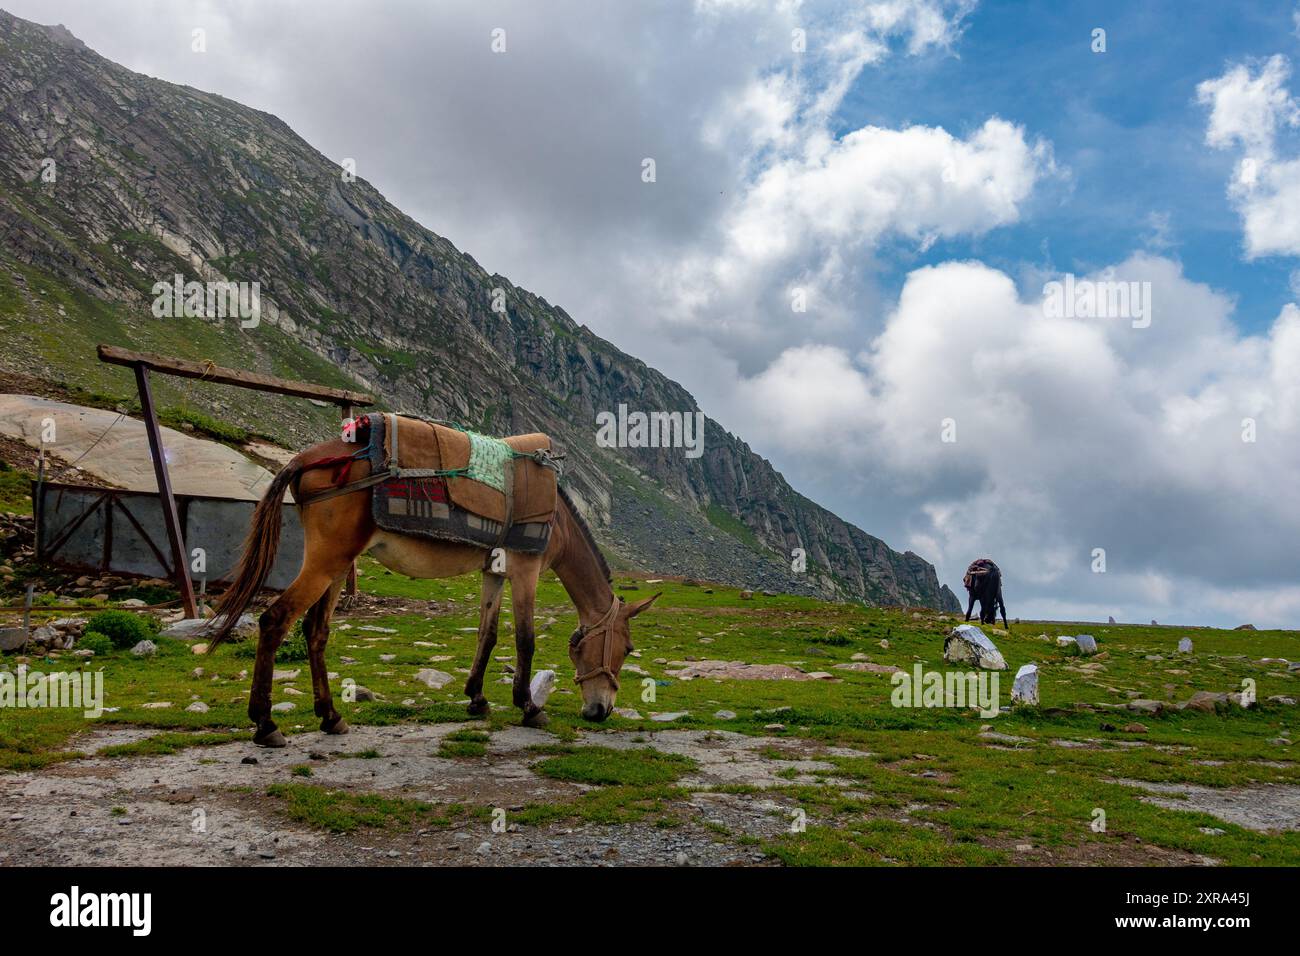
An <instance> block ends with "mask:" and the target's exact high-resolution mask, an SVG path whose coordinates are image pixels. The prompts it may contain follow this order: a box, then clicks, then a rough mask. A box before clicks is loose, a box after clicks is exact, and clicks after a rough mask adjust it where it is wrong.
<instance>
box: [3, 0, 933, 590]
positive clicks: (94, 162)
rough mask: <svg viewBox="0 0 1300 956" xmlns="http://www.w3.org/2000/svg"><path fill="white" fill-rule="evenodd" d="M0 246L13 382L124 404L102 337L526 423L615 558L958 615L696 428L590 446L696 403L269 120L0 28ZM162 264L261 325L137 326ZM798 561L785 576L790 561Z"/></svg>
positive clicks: (775, 479) (779, 481)
mask: <svg viewBox="0 0 1300 956" xmlns="http://www.w3.org/2000/svg"><path fill="white" fill-rule="evenodd" d="M0 235H2V236H3V237H4V241H3V247H2V248H0V336H3V338H4V339H5V340H6V341H12V342H14V343H15V347H14V348H13V349H6V350H4V351H5V353H6V355H7V356H8V357H7V358H0V364H9V367H10V368H13V369H15V370H22V371H31V370H33V369H35V370H39V371H40V372H41V373H42V374H45V375H47V376H50V377H55V378H59V379H62V380H69V381H74V380H75V381H83V380H84V381H88V382H92V383H94V384H96V386H97V387H102V388H103V389H105V390H110V391H111V390H112V389H114V388H117V389H119V391H120V392H121V393H122V394H129V391H130V389H129V386H128V385H127V383H124V382H123V381H121V380H120V379H114V378H112V377H111V376H112V374H114V373H111V372H108V371H106V370H103V369H100V368H98V367H93V361H92V360H91V359H90V358H87V357H85V356H84V355H83V354H82V353H83V350H84V349H85V348H87V347H89V346H90V345H92V344H93V343H94V342H95V341H109V342H112V343H113V344H118V345H123V346H126V347H138V348H151V349H152V350H154V351H169V352H171V353H172V354H178V355H184V356H186V357H191V358H211V359H212V360H213V361H215V362H217V363H218V364H222V365H235V366H244V367H251V368H258V369H261V370H264V371H271V372H274V373H275V374H286V375H289V376H290V377H299V378H309V379H312V380H316V381H326V382H328V383H329V384H352V385H355V386H359V387H361V388H364V389H367V390H370V391H372V392H373V393H375V394H376V395H377V396H380V398H381V401H382V404H383V406H384V407H387V408H392V409H396V410H403V411H410V412H415V413H418V414H422V415H426V416H429V417H434V418H442V419H449V420H454V421H457V422H462V423H465V424H467V425H469V426H471V427H474V428H476V429H479V430H482V431H487V432H493V433H498V434H508V433H516V432H523V431H546V432H549V433H550V434H551V435H552V436H553V437H555V439H556V440H557V443H558V444H560V445H561V446H563V448H564V449H565V451H566V452H567V454H568V458H567V469H566V471H567V476H566V480H567V481H568V483H569V485H570V487H572V488H573V489H574V490H575V491H576V492H577V494H578V496H579V498H580V500H581V501H582V503H583V505H584V508H585V510H586V511H587V512H588V514H589V517H590V518H591V519H592V521H593V523H594V524H595V525H596V528H597V531H598V533H599V534H600V536H601V537H602V540H603V541H604V543H605V544H606V545H607V546H608V547H610V548H611V549H612V551H613V552H615V556H616V557H615V556H612V557H615V563H616V564H619V563H621V564H624V565H631V566H638V567H641V568H644V569H646V570H651V571H656V572H660V573H665V574H679V575H685V576H691V577H699V578H705V579H710V580H717V581H722V582H727V583H733V584H738V585H742V586H745V585H748V586H751V587H763V588H772V589H775V590H785V591H792V592H795V593H809V594H816V595H819V596H823V597H838V598H841V599H849V600H863V601H867V602H869V603H878V604H909V605H918V606H926V607H933V608H939V609H943V610H954V609H956V608H957V607H958V605H957V601H956V598H955V596H954V595H953V594H952V592H951V591H950V590H949V589H948V588H947V587H946V586H941V585H940V583H939V581H938V580H937V577H936V575H935V571H934V568H933V567H932V566H931V565H930V564H929V563H928V562H926V561H925V560H924V559H923V558H921V557H919V556H918V555H916V554H913V553H911V552H906V553H901V554H900V553H898V552H896V551H894V550H892V549H891V548H889V547H888V546H887V545H886V544H885V543H884V542H883V541H881V540H880V539H878V538H875V537H873V536H871V535H869V534H867V533H866V532H864V531H862V530H861V529H859V528H857V527H854V526H853V525H850V524H848V523H847V522H845V521H843V520H841V519H840V518H838V517H836V516H835V515H834V514H832V513H830V512H829V511H827V510H826V509H824V508H821V507H820V506H818V505H816V504H815V503H814V502H811V501H809V500H808V499H807V498H805V497H803V496H802V495H800V494H799V493H798V492H796V491H795V490H794V489H792V488H791V487H790V485H789V484H788V483H787V482H786V481H785V479H784V478H783V477H782V476H781V475H780V474H779V473H778V472H777V471H776V470H775V469H774V468H773V467H772V466H771V464H770V463H769V462H767V461H766V460H764V459H763V458H761V457H760V456H758V455H756V454H755V453H754V452H753V451H752V450H751V449H750V448H749V446H748V445H747V444H746V443H745V442H743V441H742V440H740V439H739V438H737V437H736V436H734V435H731V434H730V433H728V432H727V431H725V430H724V429H723V428H721V427H720V426H719V425H718V424H717V423H715V422H713V421H711V420H706V426H705V438H704V451H703V455H702V456H701V457H700V458H698V459H688V458H686V457H685V456H684V455H683V451H682V449H681V448H603V447H599V446H598V445H597V443H596V441H595V435H596V427H595V424H594V423H595V420H596V415H597V413H598V412H601V411H613V410H615V409H617V407H618V406H619V404H626V405H627V406H628V407H629V408H631V409H639V410H643V411H655V410H663V411H680V412H695V411H697V410H698V406H697V404H696V402H695V400H694V399H693V398H692V397H691V396H690V394H689V393H687V392H686V390H685V389H683V388H682V387H681V386H680V385H678V384H677V383H676V382H673V381H672V380H671V379H669V378H667V377H666V376H664V375H663V374H661V373H660V372H658V371H656V370H654V369H652V368H650V367H648V366H647V365H646V364H645V363H644V362H641V361H639V360H637V359H636V358H634V357H632V356H629V355H626V354H624V353H623V352H621V351H619V350H618V349H617V348H616V347H615V346H613V345H612V344H610V343H609V342H606V341H605V340H603V339H601V338H599V337H598V336H596V335H594V334H593V333H592V332H591V331H590V330H588V329H587V328H586V327H585V326H582V325H579V324H578V323H577V322H575V321H574V320H573V319H572V318H571V317H570V316H569V315H568V314H567V313H566V312H565V311H564V310H563V309H562V308H560V307H558V306H554V305H552V304H550V303H548V302H546V301H545V300H544V299H543V298H541V297H539V296H537V295H534V294H533V293H530V292H528V291H527V290H524V289H520V288H518V287H516V286H515V285H514V284H513V283H511V282H510V281H509V280H508V279H506V278H505V277H503V276H499V275H492V274H488V273H487V272H486V271H485V270H484V269H482V268H481V267H480V266H479V265H478V263H477V262H475V261H474V259H473V258H471V257H470V256H469V255H467V254H465V253H462V252H460V251H459V250H457V249H456V248H455V247H454V246H453V245H452V244H451V243H450V242H449V241H448V240H446V239H444V238H442V237H441V236H438V235H436V234H434V233H433V232H431V231H430V230H428V229H426V228H424V227H423V226H421V225H420V224H419V223H417V222H415V221H414V220H412V219H411V218H410V217H408V216H406V215H405V214H403V213H402V212H401V211H400V210H398V209H397V208H396V207H394V206H393V205H392V204H391V203H389V202H387V201H386V200H385V199H384V197H383V196H382V195H380V193H379V192H378V191H377V190H376V189H375V188H374V187H373V186H371V185H370V184H369V183H367V182H366V181H365V180H364V179H363V178H360V177H351V176H350V175H349V174H348V173H347V171H346V170H343V169H341V168H340V167H339V166H338V165H336V164H335V163H333V162H331V161H330V160H329V159H328V158H326V157H325V156H323V155H321V154H320V153H319V152H317V151H316V150H315V149H313V148H312V147H311V146H310V145H309V144H307V143H306V142H304V141H303V140H302V139H301V138H300V137H298V136H297V135H296V134H295V133H294V132H293V130H292V129H290V128H289V126H287V125H286V124H285V123H284V122H282V121H281V120H279V119H277V118H276V117H274V116H271V115H269V114H267V113H264V112H260V111H258V110H254V109H251V108H248V107H245V106H242V105H240V104H238V103H235V102H232V101H231V100H228V99H225V98H224V97H221V96H216V95H212V94H208V93H204V92H201V91H199V90H195V89H192V88H188V87H183V86H178V85H175V84H171V83H166V82H164V81H162V80H158V79H153V78H150V77H146V76H142V75H140V74H137V73H133V72H132V71H130V70H128V69H126V68H124V67H122V66H119V65H118V64H115V63H113V62H111V61H109V60H107V59H105V58H103V57H101V56H99V55H98V54H96V53H95V52H93V51H92V50H90V49H89V48H87V47H86V46H85V45H84V44H82V43H81V42H80V41H78V40H77V39H76V38H75V37H73V36H72V35H71V33H69V32H68V31H67V30H66V29H64V28H61V27H42V26H38V25H35V24H32V23H29V22H27V21H23V20H20V19H18V18H15V17H13V16H11V15H9V14H7V13H3V12H0ZM176 274H180V275H182V276H184V277H185V279H186V280H187V281H194V280H197V281H201V282H208V281H234V282H250V283H251V282H256V283H258V286H259V288H260V301H261V317H260V318H261V322H260V324H259V325H258V326H257V327H256V328H249V329H240V328H239V326H238V323H237V322H235V321H232V320H224V323H222V322H221V320H219V321H218V322H217V323H214V322H212V321H206V320H203V319H196V318H191V319H184V318H175V319H157V318H154V317H153V316H152V314H151V312H150V305H151V303H152V301H153V299H154V294H153V286H154V284H155V283H157V282H160V281H161V282H170V281H171V280H172V277H173V276H174V275H176ZM494 306H496V308H494ZM218 325H220V327H217V326H218ZM209 353H210V354H209ZM189 394H190V393H184V395H186V396H188V395H189ZM209 394H212V395H216V396H218V397H217V398H209V397H206V396H208V395H209ZM192 400H193V401H194V402H195V403H196V404H200V403H206V404H204V405H203V407H204V408H205V409H207V410H210V411H212V412H213V413H214V414H216V415H218V416H219V417H221V418H223V419H230V420H233V421H236V422H238V423H239V424H241V425H244V426H246V427H249V428H251V429H253V430H256V431H260V432H262V433H265V434H268V435H271V436H272V437H275V438H277V439H279V440H281V441H284V442H287V443H290V444H293V443H297V444H301V443H303V442H305V441H307V440H311V439H316V438H319V437H322V435H323V434H324V433H325V432H327V431H328V430H330V429H332V428H333V425H332V423H331V422H330V421H329V419H328V417H327V416H325V415H324V414H322V413H317V412H311V410H307V411H306V412H304V411H302V409H301V403H299V405H298V406H295V408H294V410H293V411H289V410H288V407H287V406H283V408H284V411H280V410H279V409H280V408H281V407H282V406H278V405H267V406H262V405H256V406H252V405H250V404H249V403H250V402H252V401H255V400H253V399H249V398H248V397H247V395H246V394H245V395H242V396H241V395H239V394H237V393H234V394H232V393H226V392H221V391H219V390H215V391H213V392H211V393H208V392H203V393H194V395H193V399H192ZM256 401H258V402H260V401H261V400H260V399H258V400H256ZM796 549H803V552H804V553H805V554H806V562H807V569H806V571H803V572H800V571H796V570H793V568H792V564H793V555H794V553H795V551H796Z"/></svg>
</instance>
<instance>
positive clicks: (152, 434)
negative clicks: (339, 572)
mask: <svg viewBox="0 0 1300 956" xmlns="http://www.w3.org/2000/svg"><path fill="white" fill-rule="evenodd" d="M96 351H97V352H98V353H99V360H100V361H101V362H107V363H109V364H110V365H122V366H125V367H126V368H129V369H132V370H133V371H134V372H135V384H136V388H137V389H138V390H139V393H140V408H141V410H142V412H143V414H144V427H145V432H146V434H147V435H148V436H149V453H150V455H151V457H152V458H153V470H154V477H155V478H156V479H157V482H158V495H159V500H160V501H161V503H162V509H163V522H164V524H165V525H166V526H167V543H168V545H169V547H170V548H171V552H172V562H173V564H174V567H175V576H176V586H177V587H178V588H179V589H180V592H181V601H182V603H183V604H184V607H185V616H186V617H198V615H199V611H198V605H197V603H196V602H195V599H194V583H193V582H192V581H191V580H190V574H189V566H190V565H189V555H188V553H187V552H186V550H185V541H184V537H183V534H182V531H181V522H180V515H179V514H178V512H177V510H176V497H175V496H174V495H173V494H172V483H171V477H170V475H169V474H168V472H167V458H166V455H165V454H164V451H163V443H162V429H161V427H160V426H159V424H158V413H157V410H156V409H155V407H154V401H153V389H152V387H151V386H150V381H149V373H150V372H151V371H152V372H158V373H160V374H163V375H175V376H178V377H180V378H196V379H199V380H201V381H204V382H213V383H215V384H218V385H234V386H237V387H239V388H249V389H253V390H255V391H259V392H274V393H275V394H277V395H291V396H294V397H295V398H312V399H316V400H317V401H325V402H329V403H331V404H333V405H337V406H338V407H339V414H340V417H341V419H342V420H344V421H346V420H347V419H349V418H351V417H352V410H353V408H354V407H355V406H358V405H361V406H366V405H373V404H374V403H375V400H374V398H373V397H372V396H370V395H367V394H365V393H364V392H353V391H349V390H347V389H343V388H331V387H329V386H327V385H313V384H311V383H310V382H295V381H292V380H290V379H284V378H275V377H274V376H271V375H261V374H259V373H257V372H245V371H242V370H240V369H233V368H223V367H222V366H220V365H214V364H212V363H211V362H193V361H190V360H189V359H178V358H169V357H167V356H164V355H153V354H151V353H148V352H132V351H130V350H129V349H123V348H118V347H117V346H115V345H100V346H99V347H98V348H97V349H96ZM355 591H356V567H355V565H354V566H353V568H352V571H351V573H349V574H348V592H349V593H354V592H355Z"/></svg>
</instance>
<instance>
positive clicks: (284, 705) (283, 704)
mask: <svg viewBox="0 0 1300 956" xmlns="http://www.w3.org/2000/svg"><path fill="white" fill-rule="evenodd" d="M297 706H298V705H297V704H295V703H294V702H293V701H291V700H282V701H280V703H278V704H272V705H271V709H272V710H273V711H275V712H276V713H279V714H287V713H288V712H289V711H291V710H294V709H295V708H296V707H297Z"/></svg>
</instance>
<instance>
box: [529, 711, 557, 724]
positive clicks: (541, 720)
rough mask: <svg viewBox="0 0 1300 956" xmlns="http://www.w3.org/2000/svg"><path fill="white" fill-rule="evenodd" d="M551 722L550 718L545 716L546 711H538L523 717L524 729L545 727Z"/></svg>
mask: <svg viewBox="0 0 1300 956" xmlns="http://www.w3.org/2000/svg"><path fill="white" fill-rule="evenodd" d="M550 722H551V718H549V717H547V716H546V711H544V710H539V711H537V712H536V713H532V714H525V715H524V726H525V727H539V728H540V727H545V726H546V725H547V724H549V723H550Z"/></svg>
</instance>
